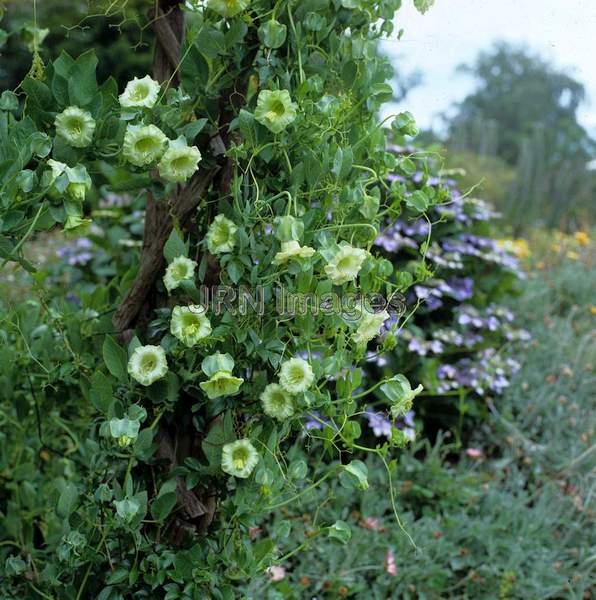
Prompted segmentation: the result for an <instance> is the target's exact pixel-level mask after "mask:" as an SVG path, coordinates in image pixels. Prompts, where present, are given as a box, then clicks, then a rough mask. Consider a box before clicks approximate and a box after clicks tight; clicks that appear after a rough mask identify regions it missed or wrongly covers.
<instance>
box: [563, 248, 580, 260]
mask: <svg viewBox="0 0 596 600" xmlns="http://www.w3.org/2000/svg"><path fill="white" fill-rule="evenodd" d="M565 256H566V257H567V258H569V259H570V260H577V259H578V258H579V254H578V253H577V252H574V251H573V250H568V251H567V252H566V254H565Z"/></svg>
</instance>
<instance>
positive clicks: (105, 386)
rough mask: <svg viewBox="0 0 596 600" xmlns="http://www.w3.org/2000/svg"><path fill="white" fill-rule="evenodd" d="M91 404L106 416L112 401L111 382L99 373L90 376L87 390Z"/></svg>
mask: <svg viewBox="0 0 596 600" xmlns="http://www.w3.org/2000/svg"><path fill="white" fill-rule="evenodd" d="M89 398H90V400H91V404H93V406H94V407H95V408H96V409H97V410H98V411H99V412H102V413H104V414H107V412H108V409H109V408H110V404H111V403H112V400H113V399H114V390H113V388H112V382H111V381H110V379H109V378H108V377H106V375H104V374H103V373H102V372H101V371H95V373H93V375H92V376H91V389H90V390H89Z"/></svg>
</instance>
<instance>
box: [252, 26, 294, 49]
mask: <svg viewBox="0 0 596 600" xmlns="http://www.w3.org/2000/svg"><path fill="white" fill-rule="evenodd" d="M258 34H259V40H261V43H262V44H263V45H264V46H267V48H279V47H280V46H283V44H284V42H285V41H286V35H287V27H286V26H285V25H283V24H282V23H280V22H279V21H276V20H275V19H271V20H270V21H267V22H266V23H264V24H263V25H261V26H260V27H259V31H258Z"/></svg>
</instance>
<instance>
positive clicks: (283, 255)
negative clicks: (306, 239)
mask: <svg viewBox="0 0 596 600" xmlns="http://www.w3.org/2000/svg"><path fill="white" fill-rule="evenodd" d="M314 253H315V249H314V248H311V247H310V246H301V245H300V244H299V243H298V242H296V241H294V240H291V241H289V242H282V243H281V251H280V252H278V253H277V254H276V255H275V258H274V259H273V264H275V265H283V264H285V263H287V262H288V261H290V260H297V259H299V258H310V257H311V256H312V255H313V254H314Z"/></svg>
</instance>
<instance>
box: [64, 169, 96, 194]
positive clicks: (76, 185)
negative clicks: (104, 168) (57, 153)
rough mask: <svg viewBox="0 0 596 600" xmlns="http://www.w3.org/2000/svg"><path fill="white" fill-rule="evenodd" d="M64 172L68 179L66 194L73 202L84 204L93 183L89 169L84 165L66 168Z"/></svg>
mask: <svg viewBox="0 0 596 600" xmlns="http://www.w3.org/2000/svg"><path fill="white" fill-rule="evenodd" d="M64 172H65V173H66V176H67V177H68V186H67V187H66V193H67V194H68V196H69V197H70V198H72V199H73V200H76V201H77V202H83V201H84V200H85V196H86V195H87V191H88V190H90V189H91V183H92V182H91V177H89V173H87V169H86V168H85V166H84V165H76V166H75V167H66V168H65V170H64Z"/></svg>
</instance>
